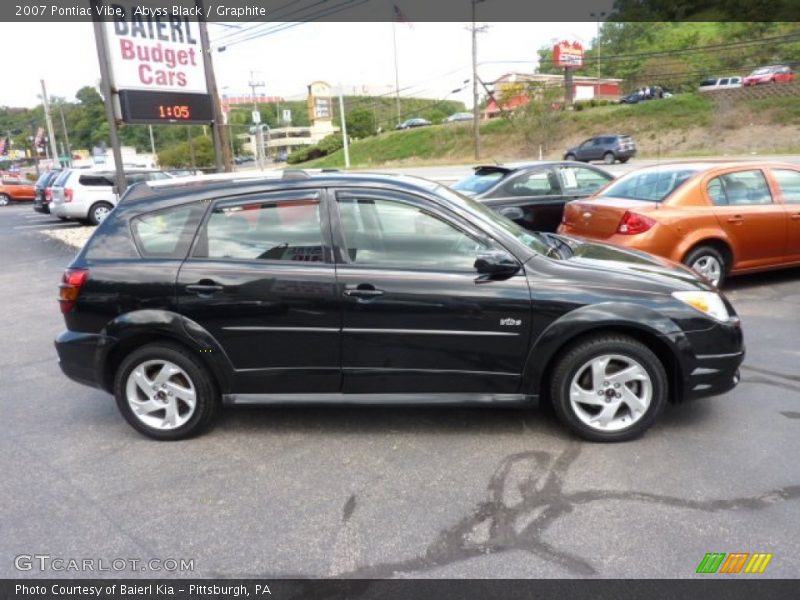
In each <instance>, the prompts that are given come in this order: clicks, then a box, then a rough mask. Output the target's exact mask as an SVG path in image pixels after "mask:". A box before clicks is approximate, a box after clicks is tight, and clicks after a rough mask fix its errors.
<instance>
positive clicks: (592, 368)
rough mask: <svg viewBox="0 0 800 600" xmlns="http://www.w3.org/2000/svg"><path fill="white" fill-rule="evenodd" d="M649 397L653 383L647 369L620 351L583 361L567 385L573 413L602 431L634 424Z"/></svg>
mask: <svg viewBox="0 0 800 600" xmlns="http://www.w3.org/2000/svg"><path fill="white" fill-rule="evenodd" d="M652 399H653V383H652V380H651V378H650V375H649V374H648V372H647V370H646V369H645V368H644V367H643V366H642V365H641V364H640V363H639V362H637V361H636V360H634V359H632V358H630V357H629V356H624V355H621V354H603V355H600V356H596V357H594V358H592V359H591V360H589V361H587V362H585V363H584V364H583V365H582V366H581V367H580V368H578V370H577V371H576V372H575V375H574V376H573V378H572V381H571V382H570V386H569V401H570V404H571V407H572V410H573V411H574V413H575V415H576V416H577V417H578V419H580V421H581V422H582V423H584V424H585V425H587V426H588V427H590V428H592V429H594V430H597V431H603V432H613V431H621V430H624V429H628V428H629V427H631V426H632V425H634V424H635V423H636V422H637V421H639V420H640V419H641V418H642V417H643V416H644V414H645V413H646V412H647V410H648V408H649V407H650V403H651V401H652Z"/></svg>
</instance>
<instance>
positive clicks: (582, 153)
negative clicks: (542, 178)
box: [564, 133, 636, 165]
mask: <svg viewBox="0 0 800 600" xmlns="http://www.w3.org/2000/svg"><path fill="white" fill-rule="evenodd" d="M633 156H636V143H635V142H634V141H633V138H632V137H630V136H629V135H621V134H618V133H615V134H607V135H596V136H594V137H591V138H589V139H588V140H586V141H584V142H582V143H581V144H580V145H579V146H575V147H574V148H569V149H568V150H567V151H566V152H564V160H580V161H583V162H589V161H590V160H602V161H603V162H604V163H606V164H607V165H612V164H614V162H616V161H619V162H621V163H626V162H628V161H629V160H630V159H631V158H632V157H633Z"/></svg>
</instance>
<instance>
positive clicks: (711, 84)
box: [697, 75, 742, 92]
mask: <svg viewBox="0 0 800 600" xmlns="http://www.w3.org/2000/svg"><path fill="white" fill-rule="evenodd" d="M740 87H742V77H739V76H738V75H736V76H734V77H717V78H713V77H712V78H711V79H704V80H703V81H701V82H700V87H699V88H697V89H698V90H700V91H701V92H711V91H714V90H733V89H736V88H740Z"/></svg>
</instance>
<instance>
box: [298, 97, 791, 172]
mask: <svg viewBox="0 0 800 600" xmlns="http://www.w3.org/2000/svg"><path fill="white" fill-rule="evenodd" d="M558 119H559V121H558V125H557V127H556V128H555V132H556V133H555V135H553V137H552V138H551V139H549V140H548V142H547V143H546V144H545V145H543V147H542V154H543V156H544V158H560V157H561V155H562V153H563V151H564V150H565V149H566V148H567V147H569V146H573V145H575V144H577V143H580V142H581V141H582V140H583V139H585V138H587V137H590V136H592V135H596V134H600V133H617V132H618V133H627V134H630V135H632V136H634V139H635V140H636V143H637V145H638V148H639V155H640V156H643V157H647V156H652V157H656V156H662V157H670V156H673V157H680V156H692V155H713V154H721V155H724V154H729V155H732V154H748V153H753V152H755V153H765V154H768V153H787V152H796V151H800V136H798V133H800V103H798V102H797V98H795V97H773V98H767V99H763V100H747V101H742V102H737V103H735V104H726V103H724V102H722V103H715V102H714V101H712V100H711V99H710V98H708V97H707V96H703V95H700V94H681V95H678V96H675V97H673V98H668V99H664V100H652V101H649V102H644V103H641V104H634V105H611V106H601V107H595V108H590V109H585V110H581V111H572V112H566V113H561V114H560V116H559V117H558ZM526 127H528V125H526V123H525V122H524V120H522V119H512V120H505V119H497V120H493V121H490V122H484V123H482V124H481V147H482V161H484V162H491V161H493V160H494V161H498V162H499V161H504V160H514V159H531V158H538V156H539V146H538V144H536V145H535V146H534V145H532V144H531V143H530V142H529V141H528V140H529V139H530V137H531V136H529V135H526ZM472 156H473V149H472V124H471V123H452V124H447V125H434V126H431V127H424V128H419V129H411V130H407V131H391V132H386V133H383V134H381V135H380V136H376V137H372V138H368V139H365V140H360V141H356V142H354V143H352V144H351V145H350V162H351V165H352V166H353V167H376V166H403V165H414V164H437V163H439V164H446V163H459V162H472V161H473V159H472ZM343 165H344V155H343V152H342V151H341V150H339V151H337V152H335V153H334V154H332V155H330V156H326V157H323V158H320V159H316V160H313V161H309V162H307V163H304V164H303V165H302V166H307V167H341V166H343Z"/></svg>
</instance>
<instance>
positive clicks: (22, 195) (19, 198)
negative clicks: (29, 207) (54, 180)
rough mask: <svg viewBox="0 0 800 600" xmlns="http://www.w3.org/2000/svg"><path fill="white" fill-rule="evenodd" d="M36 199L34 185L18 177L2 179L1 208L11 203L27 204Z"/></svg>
mask: <svg viewBox="0 0 800 600" xmlns="http://www.w3.org/2000/svg"><path fill="white" fill-rule="evenodd" d="M35 197H36V189H35V187H34V185H33V184H32V183H30V182H28V181H25V180H24V179H18V178H16V177H3V178H0V206H7V205H8V204H11V202H27V201H29V200H33V199H34V198H35Z"/></svg>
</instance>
